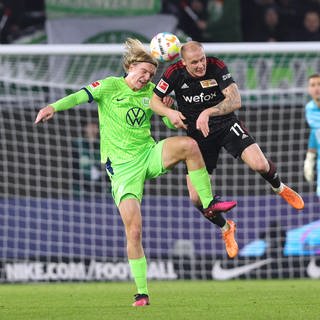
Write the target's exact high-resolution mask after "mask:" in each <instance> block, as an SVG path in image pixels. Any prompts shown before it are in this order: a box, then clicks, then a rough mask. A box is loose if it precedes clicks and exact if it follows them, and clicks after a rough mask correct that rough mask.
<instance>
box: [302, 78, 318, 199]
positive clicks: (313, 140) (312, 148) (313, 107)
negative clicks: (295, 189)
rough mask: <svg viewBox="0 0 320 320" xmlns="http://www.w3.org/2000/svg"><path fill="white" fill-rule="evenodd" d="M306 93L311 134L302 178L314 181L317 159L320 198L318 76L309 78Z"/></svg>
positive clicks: (307, 116) (307, 118)
mask: <svg viewBox="0 0 320 320" xmlns="http://www.w3.org/2000/svg"><path fill="white" fill-rule="evenodd" d="M308 93H309V95H310V96H311V98H312V100H311V101H309V102H308V103H307V104H306V107H305V114H306V120H307V123H308V125H309V127H310V130H311V132H310V136H309V143H308V150H307V154H306V159H305V161H304V177H305V178H306V180H307V181H308V182H309V183H312V182H313V181H314V176H315V170H314V169H315V162H316V157H317V195H318V196H320V74H313V75H311V76H310V77H309V80H308Z"/></svg>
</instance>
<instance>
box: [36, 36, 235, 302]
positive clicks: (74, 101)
mask: <svg viewBox="0 0 320 320" xmlns="http://www.w3.org/2000/svg"><path fill="white" fill-rule="evenodd" d="M157 66H158V62H157V60H155V59H154V58H153V57H152V56H151V55H150V54H149V53H148V52H147V51H146V50H145V48H144V46H143V45H142V44H141V42H140V41H138V40H135V39H128V40H127V41H126V43H125V53H124V55H123V67H124V70H125V72H126V75H125V76H124V77H108V78H105V79H103V80H99V81H95V82H93V83H91V84H90V85H88V86H86V87H84V88H82V89H81V90H79V91H77V92H75V93H73V94H71V95H69V96H66V97H64V98H62V99H60V100H58V101H56V102H54V103H52V104H50V105H48V106H46V107H44V108H42V109H41V110H40V111H39V113H38V115H37V117H36V120H35V123H36V124H37V123H39V122H41V121H47V120H49V119H50V118H52V117H53V115H54V113H55V112H57V111H63V110H67V109H69V108H72V107H74V106H76V105H79V104H82V103H87V102H92V101H96V102H97V104H98V114H99V127H100V153H101V162H102V163H104V164H105V165H106V171H107V173H108V175H109V177H110V181H111V186H112V195H113V198H114V201H115V204H116V205H117V207H118V209H119V212H120V216H121V218H122V221H123V224H124V227H125V233H126V239H127V254H128V259H129V265H130V268H131V273H132V275H133V278H134V281H135V284H136V287H137V294H136V295H135V301H134V303H133V306H145V305H148V304H149V293H148V288H147V261H146V257H145V254H144V250H143V247H142V216H141V200H142V195H143V189H144V182H145V180H146V179H151V178H156V177H158V176H160V175H162V174H164V173H166V172H168V170H170V169H171V168H172V167H173V166H174V165H176V164H177V163H178V162H180V161H184V162H185V163H186V165H187V168H188V172H189V176H190V180H191V181H192V184H193V186H194V188H195V190H196V192H197V193H198V194H199V197H200V199H201V202H202V204H203V206H204V208H205V209H204V214H205V215H207V216H214V215H216V216H221V212H225V211H228V210H230V209H232V208H233V207H234V206H235V205H236V202H234V201H229V202H222V201H220V200H218V198H217V197H214V196H213V195H212V189H211V183H210V177H209V175H208V172H207V170H206V167H205V164H204V161H203V158H202V156H201V152H200V150H199V147H198V145H197V143H196V141H194V140H193V139H191V138H189V137H185V136H184V137H183V136H180V137H170V138H167V139H164V140H162V141H160V142H155V140H154V139H153V138H152V136H151V132H150V128H151V124H150V119H151V117H152V115H153V111H152V110H151V109H150V105H149V102H150V99H151V97H152V94H153V89H154V87H155V85H154V84H153V83H151V82H150V81H151V79H152V77H153V76H154V74H155V72H156V69H157ZM163 101H164V102H165V103H166V104H168V105H171V104H172V102H173V100H172V99H171V98H169V97H168V98H164V100H163ZM179 116H180V117H183V116H182V115H181V114H179ZM169 120H170V121H171V122H173V123H174V121H175V119H174V118H173V117H172V116H171V115H170V116H169ZM181 209H183V208H181ZM151 214H153V213H152V212H151ZM221 217H222V216H221ZM222 229H223V232H224V233H223V235H224V237H223V238H224V240H225V244H226V249H227V252H228V254H229V256H230V257H234V256H236V255H237V253H238V245H237V243H236V241H235V239H234V234H235V224H234V223H233V222H232V221H228V222H225V224H224V226H222Z"/></svg>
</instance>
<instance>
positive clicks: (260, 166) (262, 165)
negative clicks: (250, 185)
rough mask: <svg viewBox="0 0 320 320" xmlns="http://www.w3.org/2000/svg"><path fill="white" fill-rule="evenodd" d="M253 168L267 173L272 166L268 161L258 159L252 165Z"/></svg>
mask: <svg viewBox="0 0 320 320" xmlns="http://www.w3.org/2000/svg"><path fill="white" fill-rule="evenodd" d="M251 169H252V170H254V171H257V172H259V173H261V174H263V173H267V172H268V171H269V169H270V167H269V164H268V162H267V161H257V162H255V163H254V165H252V166H251Z"/></svg>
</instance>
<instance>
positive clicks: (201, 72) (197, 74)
mask: <svg viewBox="0 0 320 320" xmlns="http://www.w3.org/2000/svg"><path fill="white" fill-rule="evenodd" d="M205 74H206V70H202V71H196V76H197V77H198V78H200V77H203V76H204V75H205Z"/></svg>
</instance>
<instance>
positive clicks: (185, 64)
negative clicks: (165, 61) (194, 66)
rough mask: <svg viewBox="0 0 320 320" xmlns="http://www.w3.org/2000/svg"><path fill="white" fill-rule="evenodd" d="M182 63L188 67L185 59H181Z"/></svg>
mask: <svg viewBox="0 0 320 320" xmlns="http://www.w3.org/2000/svg"><path fill="white" fill-rule="evenodd" d="M181 62H182V64H183V65H184V66H186V65H187V64H186V62H185V61H184V59H183V58H181Z"/></svg>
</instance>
